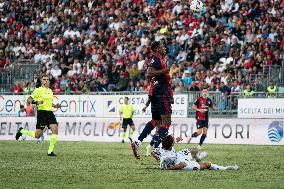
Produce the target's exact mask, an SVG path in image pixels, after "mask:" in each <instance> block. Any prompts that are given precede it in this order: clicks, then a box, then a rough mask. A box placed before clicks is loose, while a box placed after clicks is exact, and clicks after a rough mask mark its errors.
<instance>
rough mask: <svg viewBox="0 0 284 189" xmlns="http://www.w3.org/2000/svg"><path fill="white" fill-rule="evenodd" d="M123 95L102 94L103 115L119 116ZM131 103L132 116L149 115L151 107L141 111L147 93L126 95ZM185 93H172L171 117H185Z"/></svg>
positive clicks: (186, 102) (186, 101) (186, 100)
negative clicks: (132, 107) (133, 110)
mask: <svg viewBox="0 0 284 189" xmlns="http://www.w3.org/2000/svg"><path fill="white" fill-rule="evenodd" d="M124 97H125V95H116V96H114V95H111V96H104V104H103V107H104V109H103V112H104V117H119V109H120V107H121V105H122V104H123V99H124ZM127 97H128V98H129V101H130V103H131V104H133V106H134V109H135V112H134V117H151V108H150V106H149V107H148V108H147V110H146V112H145V113H144V112H142V108H143V107H144V106H145V104H146V102H147V99H148V95H146V94H145V95H127ZM187 104H188V99H187V95H182V94H180V95H174V104H172V117H187Z"/></svg>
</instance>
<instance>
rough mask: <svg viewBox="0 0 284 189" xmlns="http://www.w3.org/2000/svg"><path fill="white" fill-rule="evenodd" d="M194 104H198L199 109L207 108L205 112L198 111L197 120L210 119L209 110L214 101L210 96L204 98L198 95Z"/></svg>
mask: <svg viewBox="0 0 284 189" xmlns="http://www.w3.org/2000/svg"><path fill="white" fill-rule="evenodd" d="M194 104H195V105H196V106H197V108H198V109H206V110H207V111H205V112H204V113H201V112H199V111H196V119H197V120H208V118H209V117H208V112H209V107H211V108H212V107H213V102H212V100H211V99H210V98H204V97H203V96H200V97H198V98H197V99H196V100H195V102H194Z"/></svg>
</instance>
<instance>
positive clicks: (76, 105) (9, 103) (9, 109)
mask: <svg viewBox="0 0 284 189" xmlns="http://www.w3.org/2000/svg"><path fill="white" fill-rule="evenodd" d="M28 97H29V96H25V95H4V96H0V115H4V116H17V115H18V111H19V110H20V105H24V106H26V104H27V98H28ZM53 103H54V104H56V103H59V104H60V105H61V108H59V109H54V113H55V115H57V116H94V117H102V116H103V112H102V111H101V109H102V107H103V96H101V95H54V97H53Z"/></svg>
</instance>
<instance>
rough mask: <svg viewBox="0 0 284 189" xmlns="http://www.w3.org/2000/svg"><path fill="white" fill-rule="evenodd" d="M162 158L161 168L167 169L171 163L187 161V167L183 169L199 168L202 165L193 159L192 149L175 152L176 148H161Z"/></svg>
mask: <svg viewBox="0 0 284 189" xmlns="http://www.w3.org/2000/svg"><path fill="white" fill-rule="evenodd" d="M160 152H161V154H162V155H161V158H160V168H161V169H167V168H168V167H169V166H170V165H176V164H178V163H185V164H186V167H184V168H183V170H199V169H200V165H199V163H198V162H196V161H195V160H193V158H192V156H191V153H190V150H189V149H187V148H186V149H183V150H181V151H178V152H175V151H174V150H171V151H167V150H163V149H161V150H160Z"/></svg>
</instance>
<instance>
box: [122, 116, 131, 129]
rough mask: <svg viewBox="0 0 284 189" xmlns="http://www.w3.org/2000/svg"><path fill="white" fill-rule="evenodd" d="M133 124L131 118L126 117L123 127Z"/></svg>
mask: <svg viewBox="0 0 284 189" xmlns="http://www.w3.org/2000/svg"><path fill="white" fill-rule="evenodd" d="M128 125H129V126H132V125H134V122H133V120H132V119H131V118H126V119H123V120H122V128H127V126H128Z"/></svg>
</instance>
